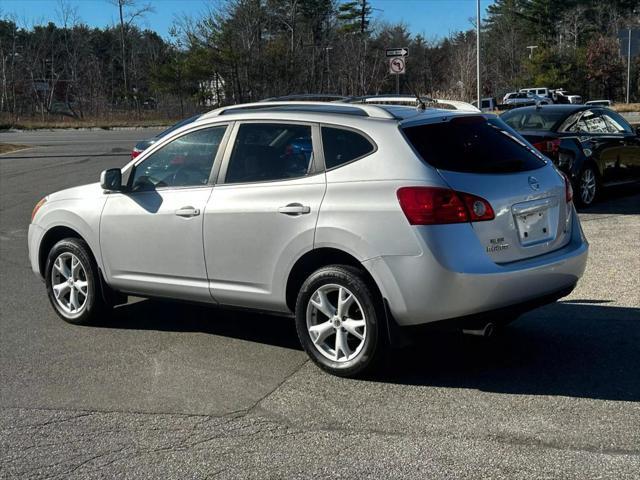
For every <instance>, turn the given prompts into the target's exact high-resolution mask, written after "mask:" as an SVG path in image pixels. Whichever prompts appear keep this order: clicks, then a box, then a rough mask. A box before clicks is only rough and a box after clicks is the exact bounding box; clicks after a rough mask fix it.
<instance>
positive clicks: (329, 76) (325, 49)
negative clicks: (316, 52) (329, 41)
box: [324, 47, 333, 93]
mask: <svg viewBox="0 0 640 480" xmlns="http://www.w3.org/2000/svg"><path fill="white" fill-rule="evenodd" d="M332 49H333V47H324V51H325V57H326V58H327V93H331V84H330V83H329V80H330V78H331V72H330V70H329V50H332Z"/></svg>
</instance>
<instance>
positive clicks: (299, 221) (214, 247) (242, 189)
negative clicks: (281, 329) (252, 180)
mask: <svg viewBox="0 0 640 480" xmlns="http://www.w3.org/2000/svg"><path fill="white" fill-rule="evenodd" d="M324 191H325V176H324V174H323V173H320V174H317V175H314V176H311V177H305V178H301V179H297V180H288V181H283V182H273V183H268V184H250V185H220V186H216V187H215V188H214V189H213V194H212V195H211V199H210V200H209V203H208V205H207V208H206V210H205V218H204V250H205V259H206V264H207V271H208V273H209V281H210V286H211V293H212V295H213V297H214V298H215V299H216V301H218V302H219V303H222V304H227V305H239V306H248V307H255V308H262V309H267V310H279V311H285V310H286V304H285V287H286V278H287V275H288V273H289V270H290V268H291V267H292V266H293V264H294V262H295V261H296V260H297V259H298V258H299V257H300V256H301V255H303V254H304V253H305V252H306V251H308V250H310V249H311V248H312V247H313V240H314V233H315V227H316V222H317V219H318V212H319V209H320V203H321V201H322V197H323V195H324ZM303 212H304V213H303Z"/></svg>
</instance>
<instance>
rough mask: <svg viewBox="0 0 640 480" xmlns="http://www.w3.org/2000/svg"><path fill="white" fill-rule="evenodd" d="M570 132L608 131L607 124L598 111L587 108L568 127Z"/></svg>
mask: <svg viewBox="0 0 640 480" xmlns="http://www.w3.org/2000/svg"><path fill="white" fill-rule="evenodd" d="M569 131H570V132H583V133H609V130H608V127H607V124H606V123H605V121H604V118H602V115H600V114H599V113H598V112H593V111H591V110H587V111H585V112H583V114H582V116H581V117H580V120H578V122H577V123H576V124H575V125H573V126H572V127H571V128H569Z"/></svg>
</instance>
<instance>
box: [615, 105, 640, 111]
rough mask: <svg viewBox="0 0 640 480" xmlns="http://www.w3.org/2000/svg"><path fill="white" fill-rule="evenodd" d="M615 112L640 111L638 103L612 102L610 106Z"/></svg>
mask: <svg viewBox="0 0 640 480" xmlns="http://www.w3.org/2000/svg"><path fill="white" fill-rule="evenodd" d="M612 108H613V109H614V110H615V111H616V112H622V113H628V112H640V103H614V104H613V107H612Z"/></svg>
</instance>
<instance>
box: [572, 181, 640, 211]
mask: <svg viewBox="0 0 640 480" xmlns="http://www.w3.org/2000/svg"><path fill="white" fill-rule="evenodd" d="M578 213H581V214H590V213H593V214H618V215H620V214H622V215H637V214H640V183H634V184H628V185H621V186H619V187H615V188H614V187H611V188H607V189H605V190H604V191H603V192H602V195H601V197H600V198H599V199H598V201H597V202H595V203H594V204H593V205H591V206H590V207H586V208H579V209H578Z"/></svg>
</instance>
